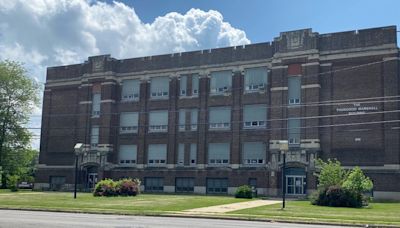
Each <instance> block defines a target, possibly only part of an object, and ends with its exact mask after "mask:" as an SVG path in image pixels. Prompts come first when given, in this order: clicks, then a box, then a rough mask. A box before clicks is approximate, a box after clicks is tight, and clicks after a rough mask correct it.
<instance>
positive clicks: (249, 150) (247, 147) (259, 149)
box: [242, 142, 266, 165]
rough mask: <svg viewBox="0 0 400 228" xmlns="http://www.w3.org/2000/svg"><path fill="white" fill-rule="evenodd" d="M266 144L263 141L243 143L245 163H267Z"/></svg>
mask: <svg viewBox="0 0 400 228" xmlns="http://www.w3.org/2000/svg"><path fill="white" fill-rule="evenodd" d="M265 152H266V148H265V144H264V143H263V142H245V143H243V153H242V159H243V161H242V162H243V164H244V165H262V164H265Z"/></svg>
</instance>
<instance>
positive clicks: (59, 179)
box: [50, 176, 66, 190]
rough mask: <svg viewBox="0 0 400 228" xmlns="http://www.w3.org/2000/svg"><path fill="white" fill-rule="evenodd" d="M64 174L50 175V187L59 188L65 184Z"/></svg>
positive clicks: (52, 188)
mask: <svg viewBox="0 0 400 228" xmlns="http://www.w3.org/2000/svg"><path fill="white" fill-rule="evenodd" d="M65 179H66V178H65V176H50V189H51V190H60V189H61V188H62V187H63V186H64V184H65Z"/></svg>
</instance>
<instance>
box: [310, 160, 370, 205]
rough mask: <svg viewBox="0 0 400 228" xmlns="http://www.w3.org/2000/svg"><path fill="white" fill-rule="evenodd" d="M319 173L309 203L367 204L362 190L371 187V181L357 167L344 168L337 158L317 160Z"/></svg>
mask: <svg viewBox="0 0 400 228" xmlns="http://www.w3.org/2000/svg"><path fill="white" fill-rule="evenodd" d="M317 164H318V165H319V166H320V173H319V174H317V176H318V179H319V184H318V189H317V191H316V192H315V193H314V194H313V195H312V196H311V203H312V204H315V205H321V206H332V207H362V206H365V205H368V201H369V198H368V197H365V196H364V195H363V193H364V192H366V191H369V190H371V189H372V187H373V184H372V181H371V180H370V179H369V178H368V177H366V176H365V175H364V173H363V172H362V170H361V169H360V168H359V167H355V168H353V169H352V170H351V171H350V172H349V171H346V170H344V169H343V168H342V167H341V165H340V162H339V161H337V160H328V162H323V161H322V160H318V161H317Z"/></svg>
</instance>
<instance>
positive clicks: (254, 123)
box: [243, 105, 267, 128]
mask: <svg viewBox="0 0 400 228" xmlns="http://www.w3.org/2000/svg"><path fill="white" fill-rule="evenodd" d="M266 126H267V106H265V105H245V106H244V111H243V128H265V127H266Z"/></svg>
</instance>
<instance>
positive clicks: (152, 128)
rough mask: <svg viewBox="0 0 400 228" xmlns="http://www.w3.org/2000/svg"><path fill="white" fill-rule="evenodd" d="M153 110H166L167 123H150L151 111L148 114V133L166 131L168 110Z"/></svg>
mask: <svg viewBox="0 0 400 228" xmlns="http://www.w3.org/2000/svg"><path fill="white" fill-rule="evenodd" d="M154 112H166V113H167V124H161V125H159V124H156V125H152V124H151V123H150V115H151V113H152V112H150V114H149V133H157V132H168V118H169V117H168V110H162V111H154Z"/></svg>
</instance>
